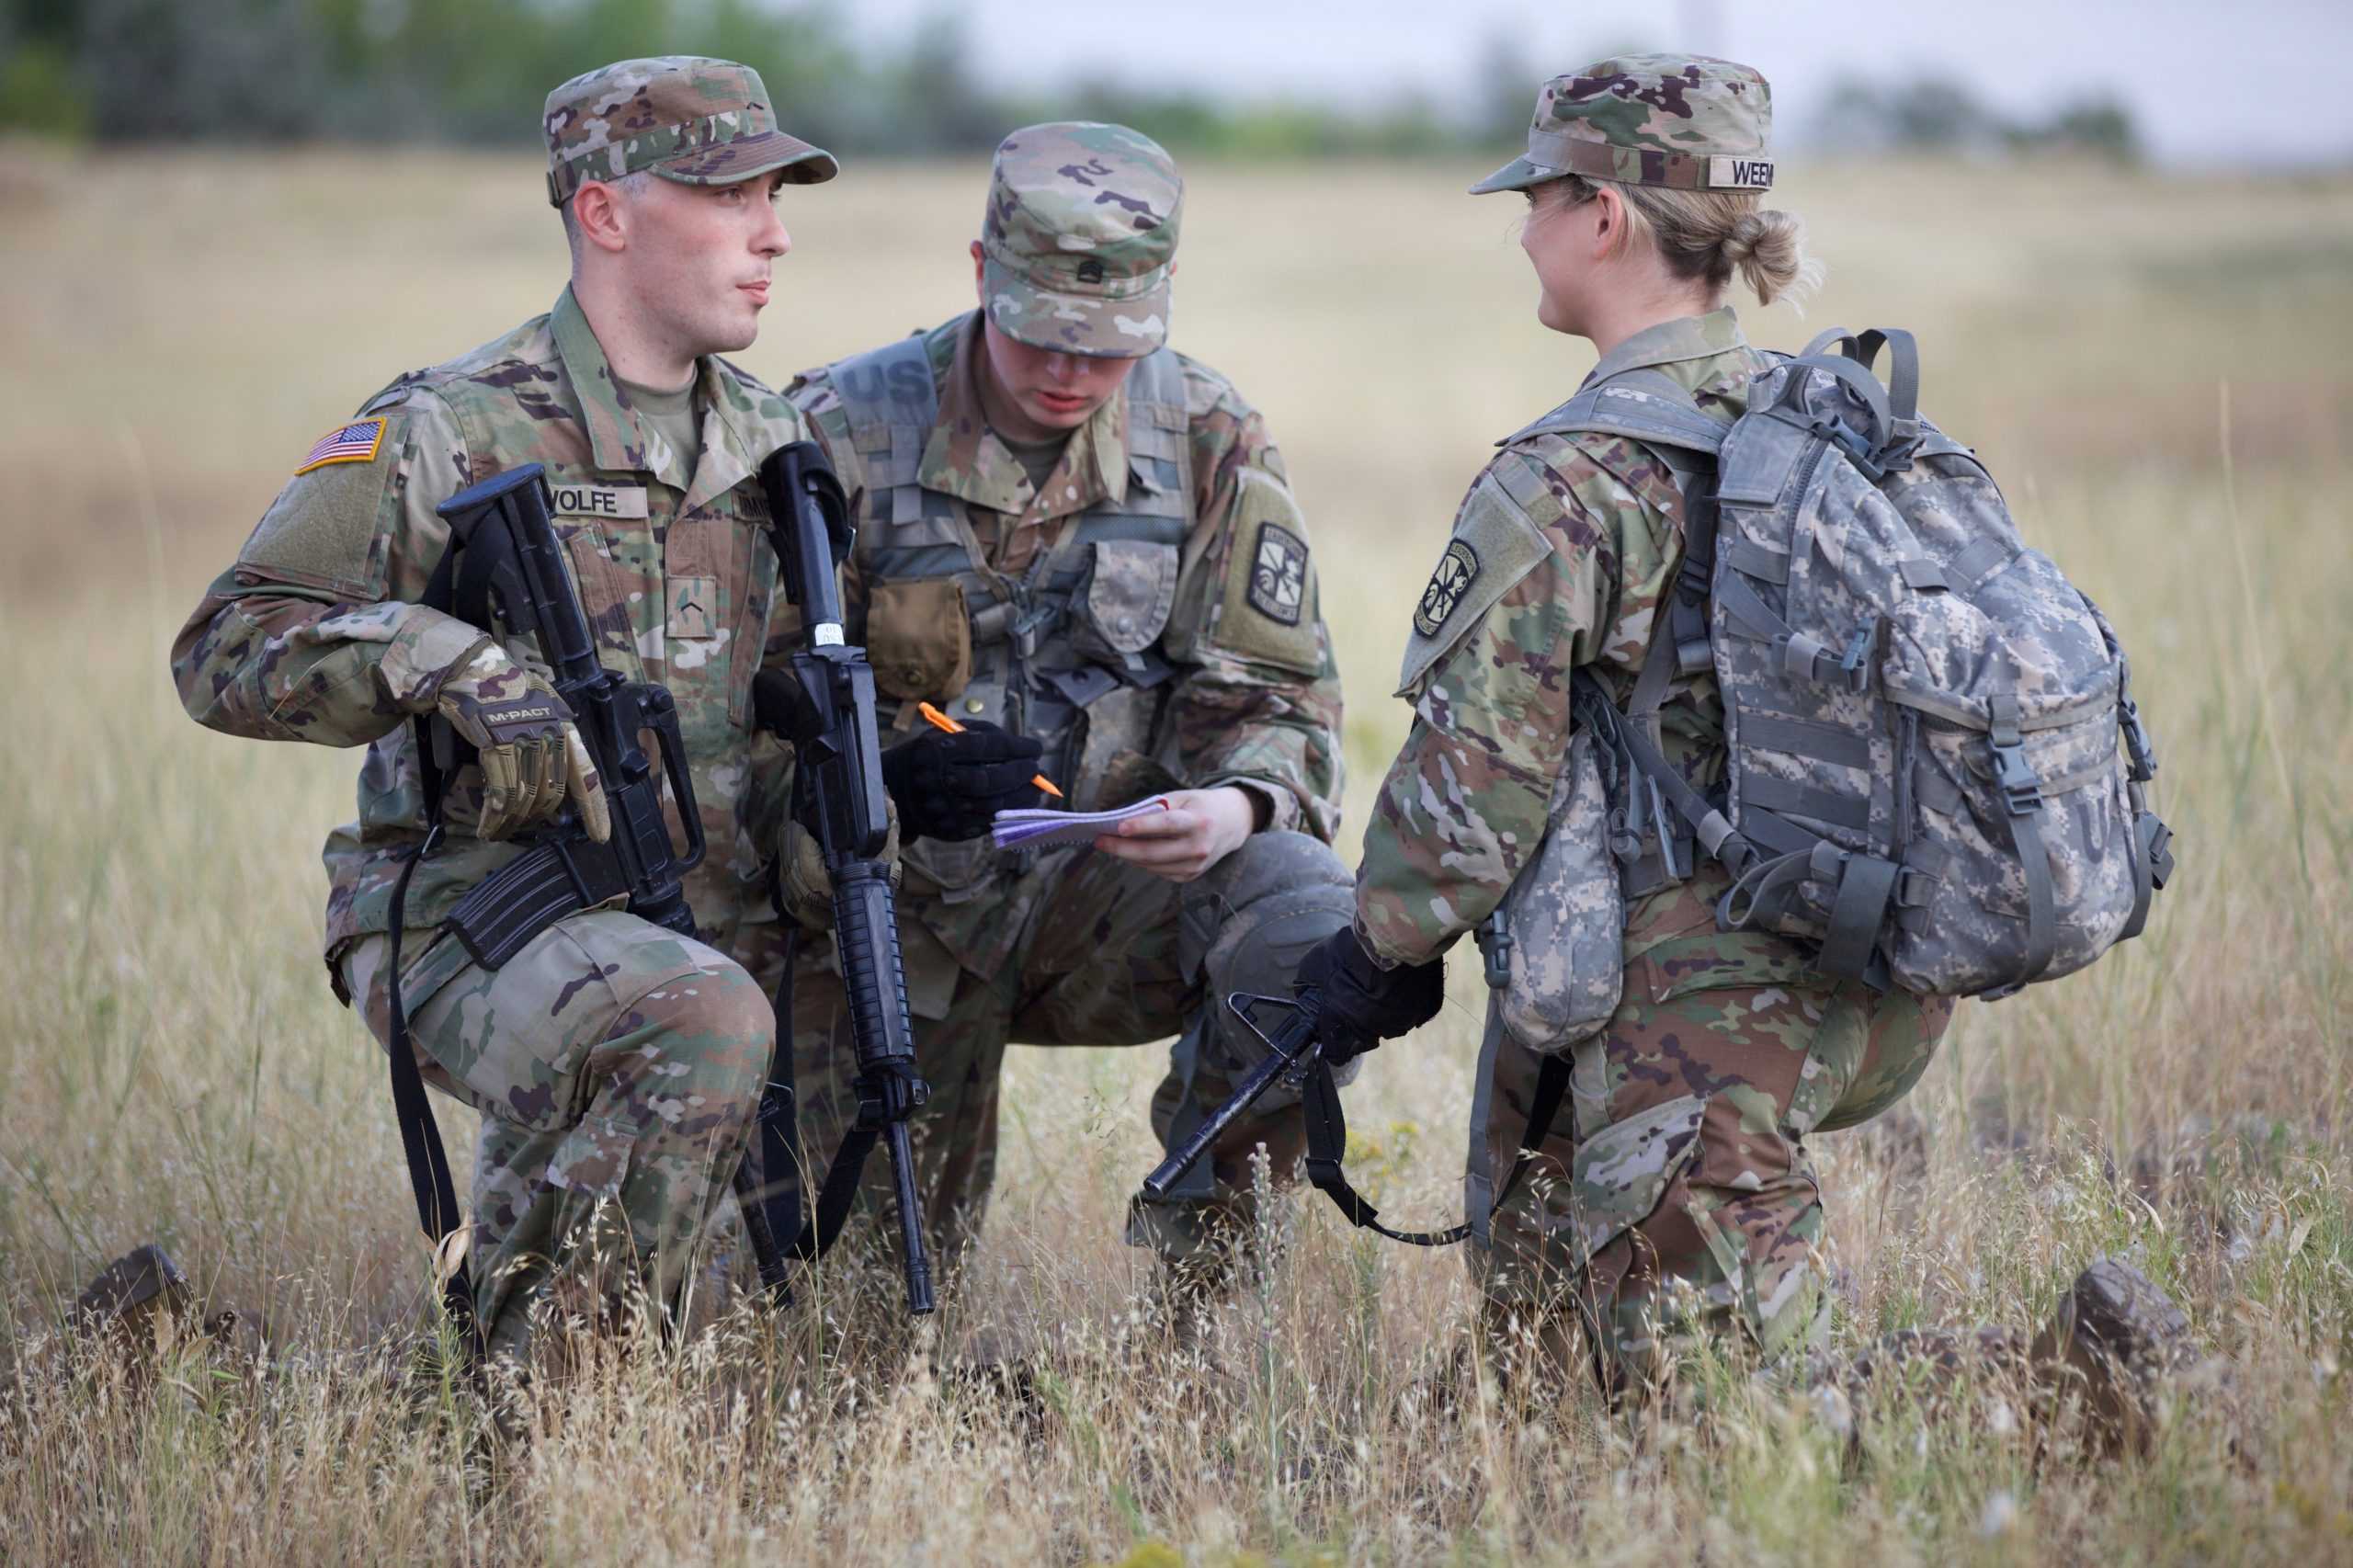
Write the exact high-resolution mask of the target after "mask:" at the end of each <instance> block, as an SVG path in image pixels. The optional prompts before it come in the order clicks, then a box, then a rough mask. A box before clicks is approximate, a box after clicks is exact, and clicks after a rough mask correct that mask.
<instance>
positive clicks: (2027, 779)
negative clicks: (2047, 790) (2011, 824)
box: [1994, 741, 2042, 817]
mask: <svg viewBox="0 0 2353 1568" xmlns="http://www.w3.org/2000/svg"><path fill="white" fill-rule="evenodd" d="M1994 787H1995V789H1997V790H2000V791H2001V792H2002V803H2003V805H2005V806H2006V807H2007V808H2008V809H2009V813H2010V815H2012V816H2014V817H2030V816H2032V815H2034V813H2035V812H2039V811H2040V810H2041V809H2042V778H2041V776H2040V775H2039V774H2037V773H2036V772H2035V770H2034V765H2033V764H2032V763H2030V762H2029V761H2027V759H2026V746H2025V744H2023V743H2013V744H2007V745H2005V744H2002V743H2000V742H1998V741H1997V742H1995V744H1994Z"/></svg>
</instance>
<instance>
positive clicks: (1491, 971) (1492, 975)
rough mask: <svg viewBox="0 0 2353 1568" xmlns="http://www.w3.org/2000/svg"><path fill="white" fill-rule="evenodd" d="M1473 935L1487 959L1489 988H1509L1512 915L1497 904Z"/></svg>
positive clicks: (1481, 955) (1494, 989)
mask: <svg viewBox="0 0 2353 1568" xmlns="http://www.w3.org/2000/svg"><path fill="white" fill-rule="evenodd" d="M1471 937H1472V940H1473V941H1475V942H1477V943H1478V944H1479V956H1480V957H1481V958H1482V959H1483V960H1486V965H1485V967H1486V981H1487V989H1488V990H1490V991H1502V990H1506V989H1507V988H1509V986H1510V985H1511V949H1512V934H1511V916H1510V915H1506V914H1505V913H1504V910H1503V906H1502V905H1500V904H1498V905H1496V906H1495V910H1494V912H1493V913H1491V914H1490V915H1488V916H1487V917H1486V918H1485V919H1484V920H1482V921H1480V922H1479V924H1478V926H1476V927H1475V928H1474V929H1473V930H1472V933H1471Z"/></svg>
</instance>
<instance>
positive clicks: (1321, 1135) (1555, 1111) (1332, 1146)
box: [1301, 1056, 1569, 1247]
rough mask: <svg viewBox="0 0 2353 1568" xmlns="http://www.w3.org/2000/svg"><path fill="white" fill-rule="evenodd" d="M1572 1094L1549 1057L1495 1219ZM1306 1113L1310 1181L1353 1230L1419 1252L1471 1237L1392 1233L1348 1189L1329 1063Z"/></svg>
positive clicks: (1320, 1065)
mask: <svg viewBox="0 0 2353 1568" xmlns="http://www.w3.org/2000/svg"><path fill="white" fill-rule="evenodd" d="M1568 1090H1569V1062H1568V1058H1566V1057H1564V1056H1547V1057H1545V1058H1544V1062H1543V1065H1542V1066H1541V1067H1540V1068H1539V1069H1538V1070H1537V1075H1536V1098H1535V1099H1534V1100H1533V1101H1532V1102H1531V1103H1530V1104H1529V1108H1528V1130H1527V1131H1525V1132H1523V1133H1522V1134H1521V1135H1520V1140H1519V1158H1518V1160H1517V1161H1516V1162H1514V1163H1513V1165H1512V1167H1511V1174H1510V1175H1509V1176H1506V1178H1505V1179H1504V1184H1503V1186H1502V1187H1500V1188H1498V1189H1497V1190H1496V1192H1495V1203H1494V1204H1493V1206H1492V1207H1490V1208H1489V1210H1488V1213H1489V1215H1490V1216H1492V1215H1494V1214H1495V1212H1496V1211H1497V1210H1501V1209H1502V1208H1503V1206H1504V1204H1505V1203H1506V1201H1508V1200H1509V1199H1510V1198H1511V1195H1512V1193H1513V1191H1514V1190H1515V1189H1516V1188H1518V1186H1519V1182H1520V1178H1521V1177H1522V1176H1525V1175H1527V1173H1528V1168H1529V1166H1530V1165H1534V1164H1535V1163H1536V1151H1537V1149H1538V1147H1539V1146H1540V1145H1541V1144H1542V1143H1543V1142H1544V1139H1545V1136H1546V1135H1547V1134H1548V1133H1550V1132H1551V1131H1552V1119H1553V1118H1554V1117H1556V1116H1558V1115H1559V1114H1560V1110H1561V1101H1562V1100H1563V1098H1564V1097H1566V1096H1567V1094H1568ZM1301 1109H1302V1112H1303V1113H1304V1114H1305V1116H1306V1118H1307V1179H1308V1180H1309V1181H1310V1182H1313V1184H1314V1186H1315V1189H1316V1190H1317V1191H1319V1192H1321V1193H1322V1194H1323V1195H1324V1197H1326V1198H1328V1199H1331V1200H1332V1204H1333V1206H1334V1207H1335V1208H1336V1209H1338V1210H1339V1211H1340V1212H1341V1214H1342V1215H1344V1216H1345V1217H1346V1218H1347V1221H1348V1223H1349V1224H1351V1225H1354V1226H1357V1227H1358V1229H1360V1230H1367V1231H1370V1232H1372V1233H1375V1234H1376V1235H1382V1236H1387V1237H1388V1238H1389V1239H1390V1240H1391V1241H1392V1242H1404V1243H1405V1244H1408V1245H1411V1246H1417V1247H1443V1246H1452V1245H1453V1244H1455V1243H1457V1242H1459V1241H1461V1240H1462V1239H1463V1238H1464V1237H1466V1236H1468V1235H1469V1234H1471V1231H1472V1226H1471V1224H1470V1222H1469V1221H1464V1222H1463V1223H1461V1224H1460V1225H1452V1226H1449V1227H1448V1228H1447V1229H1445V1230H1443V1231H1392V1230H1391V1229H1390V1228H1389V1227H1388V1226H1386V1225H1384V1224H1382V1223H1381V1211H1380V1210H1378V1209H1375V1208H1374V1207H1373V1206H1372V1205H1371V1204H1370V1203H1368V1202H1366V1201H1365V1199H1364V1195H1363V1194H1361V1193H1359V1192H1358V1191H1357V1189H1356V1188H1355V1187H1351V1186H1350V1185H1348V1178H1347V1173H1346V1172H1344V1171H1343V1170H1342V1169H1341V1168H1340V1161H1341V1159H1342V1157H1343V1156H1344V1155H1345V1154H1346V1153H1347V1147H1348V1121H1347V1115H1346V1113H1345V1112H1344V1111H1342V1109H1341V1108H1340V1086H1339V1085H1338V1084H1337V1083H1336V1081H1335V1080H1334V1079H1333V1077H1332V1064H1331V1063H1330V1062H1324V1061H1323V1060H1321V1059H1320V1058H1319V1059H1318V1060H1317V1062H1316V1063H1315V1067H1314V1070H1313V1072H1311V1073H1310V1074H1308V1078H1307V1084H1306V1086H1305V1090H1304V1093H1303V1096H1302V1102H1301Z"/></svg>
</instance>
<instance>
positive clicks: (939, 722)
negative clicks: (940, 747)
mask: <svg viewBox="0 0 2353 1568" xmlns="http://www.w3.org/2000/svg"><path fill="white" fill-rule="evenodd" d="M915 711H916V712H918V713H920V714H922V715H923V718H924V722H925V723H926V724H929V725H930V726H931V727H932V728H933V729H935V730H945V731H947V732H948V733H949V734H951V735H961V734H962V733H964V726H963V725H961V724H960V723H958V722H956V721H955V720H953V719H950V718H949V716H948V715H947V714H945V713H942V712H941V711H940V710H938V709H937V708H934V707H933V706H932V705H931V704H930V703H928V702H919V703H917V704H916V705H915ZM1029 782H1030V783H1032V784H1035V785H1036V786H1038V788H1039V789H1040V790H1044V791H1045V792H1046V793H1047V794H1049V795H1051V796H1052V797H1053V798H1054V799H1055V800H1057V801H1059V800H1061V799H1062V798H1063V792H1062V791H1061V790H1057V789H1055V788H1054V781H1053V780H1052V779H1051V778H1047V777H1046V776H1045V775H1044V774H1042V773H1033V774H1031V775H1030V776H1029Z"/></svg>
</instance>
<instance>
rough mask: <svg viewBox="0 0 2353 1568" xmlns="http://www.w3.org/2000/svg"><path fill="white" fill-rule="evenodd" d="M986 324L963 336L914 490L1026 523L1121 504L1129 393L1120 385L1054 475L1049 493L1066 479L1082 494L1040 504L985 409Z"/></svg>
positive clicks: (1075, 434) (968, 327) (974, 320)
mask: <svg viewBox="0 0 2353 1568" xmlns="http://www.w3.org/2000/svg"><path fill="white" fill-rule="evenodd" d="M981 353H982V349H981V317H980V312H977V311H975V312H972V314H971V315H969V316H967V317H966V318H965V326H964V329H963V330H962V331H961V333H959V334H958V335H957V338H956V358H955V360H954V361H953V362H952V363H951V364H950V365H949V368H948V384H947V386H945V387H943V388H942V389H940V394H939V414H938V422H937V423H935V424H934V425H933V426H932V427H931V437H930V438H929V439H928V440H926V442H925V443H924V449H923V466H922V468H921V470H920V472H918V473H917V474H916V476H915V482H916V483H918V484H921V485H922V486H923V487H924V488H925V489H926V490H937V491H939V492H941V493H942V494H948V495H953V496H955V497H957V498H958V499H959V500H961V501H965V502H968V503H970V504H971V505H972V506H984V507H986V508H988V509H989V510H990V511H992V512H1003V513H1006V514H1009V515H1011V516H1014V517H1021V516H1024V515H1025V514H1027V513H1029V512H1033V511H1034V512H1036V513H1038V514H1039V515H1040V516H1041V517H1059V516H1061V515H1063V514H1064V513H1068V512H1078V511H1084V510H1085V509H1086V508H1087V507H1089V506H1094V505H1096V504H1097V502H1100V501H1120V500H1123V499H1125V498H1126V496H1127V494H1128V437H1127V430H1128V393H1127V388H1126V387H1125V386H1124V385H1122V386H1121V387H1120V391H1119V392H1115V393H1113V394H1112V397H1111V400H1110V401H1109V402H1108V403H1105V404H1104V405H1103V406H1102V407H1100V408H1098V409H1097V410H1096V411H1095V413H1094V415H1093V416H1091V417H1090V418H1089V419H1088V420H1087V421H1086V424H1084V425H1082V426H1079V427H1078V428H1077V429H1075V430H1074V431H1072V432H1071V437H1070V445H1069V446H1068V447H1067V448H1065V449H1063V460H1062V462H1061V463H1060V464H1059V465H1057V466H1056V468H1055V470H1054V472H1052V473H1051V474H1049V475H1048V476H1047V479H1046V483H1047V484H1048V486H1049V487H1051V486H1052V485H1053V484H1054V483H1055V481H1056V480H1058V479H1060V478H1061V477H1062V476H1063V474H1065V473H1075V474H1076V475H1077V476H1078V481H1079V483H1078V486H1077V492H1076V494H1072V495H1069V496H1055V497H1052V498H1051V500H1049V501H1046V502H1044V503H1040V500H1039V498H1038V496H1037V495H1036V494H1035V493H1034V492H1033V491H1031V489H1030V488H1029V475H1028V474H1027V473H1025V472H1022V468H1021V463H1020V460H1018V459H1017V458H1015V457H1014V455H1013V452H1012V449H1010V448H1008V447H1006V444H1005V443H1004V442H1003V441H1002V440H1000V439H999V438H998V437H997V433H996V432H995V430H993V429H991V428H989V422H988V417H987V415H984V414H983V412H982V409H981V382H980V375H981V365H980V357H981Z"/></svg>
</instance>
